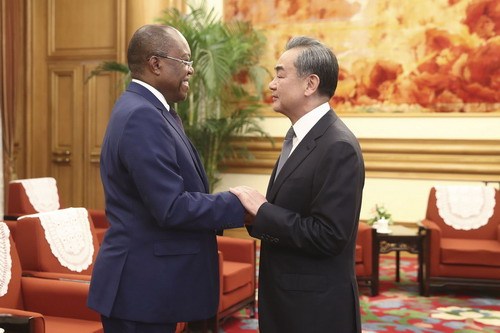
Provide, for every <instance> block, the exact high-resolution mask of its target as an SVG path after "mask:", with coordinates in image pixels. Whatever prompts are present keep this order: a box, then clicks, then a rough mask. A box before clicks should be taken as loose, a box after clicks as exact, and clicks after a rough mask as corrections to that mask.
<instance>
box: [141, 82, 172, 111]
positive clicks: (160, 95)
mask: <svg viewBox="0 0 500 333" xmlns="http://www.w3.org/2000/svg"><path fill="white" fill-rule="evenodd" d="M132 82H135V83H137V84H140V85H141V86H143V87H144V88H146V89H147V90H149V91H150V92H151V93H152V94H153V95H155V97H156V98H158V100H159V101H160V102H161V104H163V106H164V107H165V108H166V109H167V111H170V105H168V103H167V100H166V99H165V96H163V95H162V94H161V93H160V92H159V91H158V90H156V88H155V87H153V86H151V85H149V84H147V83H146V82H144V81H141V80H137V79H132Z"/></svg>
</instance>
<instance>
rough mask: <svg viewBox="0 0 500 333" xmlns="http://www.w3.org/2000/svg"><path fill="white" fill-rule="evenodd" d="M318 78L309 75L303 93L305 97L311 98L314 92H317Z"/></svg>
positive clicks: (314, 75)
mask: <svg viewBox="0 0 500 333" xmlns="http://www.w3.org/2000/svg"><path fill="white" fill-rule="evenodd" d="M319 82H320V80H319V76H317V75H316V74H311V75H309V76H308V77H307V81H306V84H307V86H306V91H305V95H306V96H311V95H313V94H314V93H315V92H316V91H318V87H319Z"/></svg>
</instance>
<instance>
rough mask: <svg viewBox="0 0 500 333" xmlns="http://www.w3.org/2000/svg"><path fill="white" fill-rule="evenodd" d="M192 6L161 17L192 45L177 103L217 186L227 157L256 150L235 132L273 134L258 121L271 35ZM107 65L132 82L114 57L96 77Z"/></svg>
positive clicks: (167, 12)
mask: <svg viewBox="0 0 500 333" xmlns="http://www.w3.org/2000/svg"><path fill="white" fill-rule="evenodd" d="M189 8H190V12H189V13H188V14H183V13H181V12H180V11H179V10H177V9H175V8H170V9H167V10H165V11H164V12H163V15H162V16H161V17H160V18H159V19H158V22H159V23H162V24H166V25H171V26H173V27H175V28H176V29H178V30H179V31H180V32H181V33H182V34H183V35H184V36H185V37H186V40H187V41H188V43H189V45H190V47H191V60H193V61H194V67H195V74H194V75H193V77H192V79H191V81H190V89H189V93H188V97H187V100H186V101H185V102H181V103H178V105H176V106H174V107H175V108H176V110H177V112H178V113H179V114H180V116H181V118H182V120H183V125H184V129H185V131H186V134H187V135H188V137H189V138H190V139H191V140H192V142H193V144H194V145H195V147H196V148H197V149H198V151H199V153H200V157H201V159H202V161H203V165H204V167H205V171H206V173H207V175H208V178H209V182H210V191H211V192H212V191H213V190H214V188H215V186H216V185H217V183H218V181H219V180H220V177H219V173H220V170H221V169H220V168H221V162H222V161H223V159H225V158H228V157H249V156H250V155H249V153H248V151H246V150H245V149H236V148H235V147H234V145H231V138H233V137H235V136H244V135H254V136H255V135H258V136H264V137H266V138H268V139H269V140H272V139H271V138H270V137H269V136H268V135H267V134H266V133H265V132H264V131H263V129H262V128H261V127H260V125H259V122H258V120H259V109H260V107H261V102H260V101H261V100H262V96H261V93H262V91H263V85H264V82H265V81H266V80H265V79H268V78H269V72H268V71H267V70H266V69H265V68H264V67H262V66H260V65H259V64H258V61H259V57H260V55H261V53H262V51H263V49H264V46H265V39H264V37H263V35H262V34H261V33H260V32H258V31H256V30H255V29H254V28H253V27H252V25H251V24H250V23H249V22H242V21H231V22H222V21H221V19H220V18H218V17H217V15H216V13H215V12H214V10H213V9H212V10H210V11H207V9H206V8H205V6H204V5H203V4H202V5H200V6H199V7H197V8H195V7H193V6H191V5H189ZM107 71H114V72H121V73H123V74H125V75H126V76H125V83H128V81H129V76H128V75H129V70H128V67H127V66H126V65H124V64H120V63H117V62H113V61H111V62H109V61H108V62H103V63H102V64H101V65H100V66H98V67H97V68H96V70H94V71H93V72H92V73H91V77H92V76H94V75H98V74H99V73H101V72H107Z"/></svg>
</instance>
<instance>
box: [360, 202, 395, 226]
mask: <svg viewBox="0 0 500 333" xmlns="http://www.w3.org/2000/svg"><path fill="white" fill-rule="evenodd" d="M372 214H373V217H372V218H370V219H369V220H368V221H366V223H368V224H369V225H373V224H374V223H375V222H377V221H378V220H381V219H386V220H388V221H389V224H392V217H391V216H392V215H391V213H389V212H388V211H387V209H386V208H385V207H384V205H379V204H376V205H375V207H373V209H372Z"/></svg>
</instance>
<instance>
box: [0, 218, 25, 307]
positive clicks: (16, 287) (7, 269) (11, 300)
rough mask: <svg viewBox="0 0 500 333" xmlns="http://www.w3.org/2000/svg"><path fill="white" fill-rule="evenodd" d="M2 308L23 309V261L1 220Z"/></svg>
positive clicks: (0, 286) (0, 289) (0, 297)
mask: <svg viewBox="0 0 500 333" xmlns="http://www.w3.org/2000/svg"><path fill="white" fill-rule="evenodd" d="M0 308H11V309H23V301H22V296H21V263H20V261H19V256H18V254H17V250H16V246H15V244H14V240H13V239H12V236H11V235H10V232H9V228H8V227H7V225H6V224H5V223H4V222H0Z"/></svg>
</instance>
